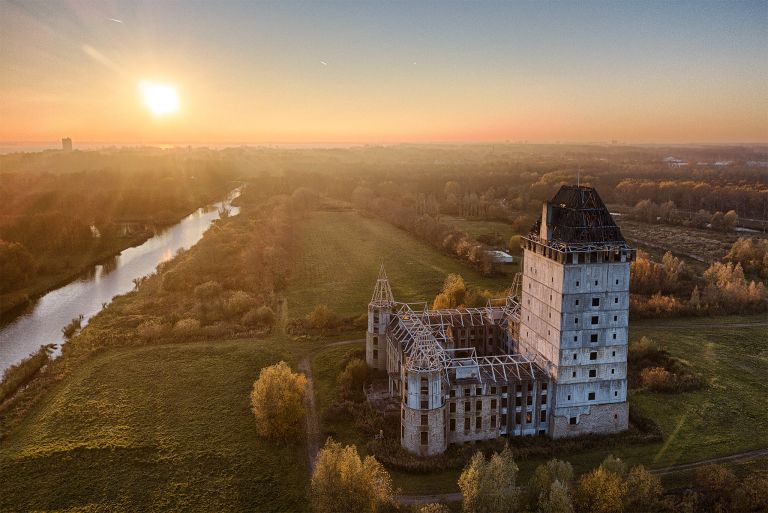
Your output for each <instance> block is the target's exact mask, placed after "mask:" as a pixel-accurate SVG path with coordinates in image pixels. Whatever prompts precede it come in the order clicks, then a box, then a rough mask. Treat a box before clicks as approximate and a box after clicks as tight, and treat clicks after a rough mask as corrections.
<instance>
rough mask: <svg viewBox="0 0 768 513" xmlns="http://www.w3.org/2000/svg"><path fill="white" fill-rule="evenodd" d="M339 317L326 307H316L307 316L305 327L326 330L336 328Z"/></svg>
mask: <svg viewBox="0 0 768 513" xmlns="http://www.w3.org/2000/svg"><path fill="white" fill-rule="evenodd" d="M338 322H339V317H338V315H336V312H334V311H333V310H331V309H330V308H328V306H327V305H317V306H316V307H315V308H314V310H312V312H311V313H310V314H309V315H308V316H307V325H308V327H309V328H311V329H316V330H327V329H330V328H334V327H336V325H337V324H338Z"/></svg>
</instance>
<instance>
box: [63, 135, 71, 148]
mask: <svg viewBox="0 0 768 513" xmlns="http://www.w3.org/2000/svg"><path fill="white" fill-rule="evenodd" d="M61 149H62V150H64V151H72V139H70V138H69V137H64V138H62V139H61Z"/></svg>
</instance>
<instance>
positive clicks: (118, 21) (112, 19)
mask: <svg viewBox="0 0 768 513" xmlns="http://www.w3.org/2000/svg"><path fill="white" fill-rule="evenodd" d="M107 19H108V20H109V21H114V22H115V23H122V22H123V20H117V19H115V18H107Z"/></svg>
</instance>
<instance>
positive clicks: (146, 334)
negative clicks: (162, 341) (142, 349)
mask: <svg viewBox="0 0 768 513" xmlns="http://www.w3.org/2000/svg"><path fill="white" fill-rule="evenodd" d="M164 331H165V326H164V325H163V323H161V322H160V321H159V320H157V319H150V320H148V321H144V322H142V323H141V324H139V326H138V327H137V328H136V334H137V335H138V336H140V337H141V338H143V339H144V340H155V339H158V338H160V337H161V336H162V335H163V333H164Z"/></svg>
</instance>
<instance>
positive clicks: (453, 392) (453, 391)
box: [450, 388, 456, 397]
mask: <svg viewBox="0 0 768 513" xmlns="http://www.w3.org/2000/svg"><path fill="white" fill-rule="evenodd" d="M450 396H451V397H456V389H455V388H452V389H451V392H450Z"/></svg>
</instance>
